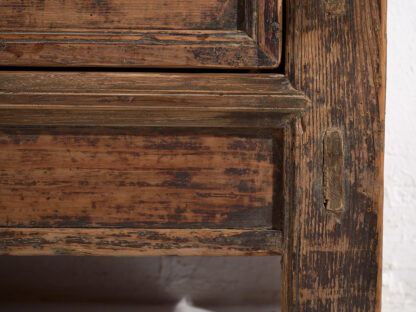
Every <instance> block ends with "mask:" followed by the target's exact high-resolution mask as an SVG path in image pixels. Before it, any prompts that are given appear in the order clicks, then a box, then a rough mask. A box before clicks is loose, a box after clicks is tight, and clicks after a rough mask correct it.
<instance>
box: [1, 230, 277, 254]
mask: <svg viewBox="0 0 416 312" xmlns="http://www.w3.org/2000/svg"><path fill="white" fill-rule="evenodd" d="M281 250H282V233H281V232H280V231H267V230H263V231H260V230H259V231H255V230H207V229H199V230H186V229H184V230H179V229H175V230H166V229H165V230H160V229H158V230H136V229H54V230H53V231H51V229H2V230H0V255H14V256H26V255H42V256H46V255H47V256H52V255H78V256H85V255H91V256H136V257H137V256H153V255H158V256H159V255H165V256H219V255H221V256H265V255H275V254H280V253H281Z"/></svg>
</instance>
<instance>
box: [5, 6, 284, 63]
mask: <svg viewBox="0 0 416 312" xmlns="http://www.w3.org/2000/svg"><path fill="white" fill-rule="evenodd" d="M281 23H282V3H281V0H256V1H254V2H252V1H251V0H250V1H249V0H171V1H164V0H155V1H147V0H136V1H129V0H104V1H102V0H86V1H61V0H52V1H40V0H38V1H28V0H23V1H18V0H2V1H0V65H3V66H4V65H7V66H10V65H14V66H115V67H157V68H161V67H183V68H188V67H210V68H214V67H215V68H258V67H262V68H272V67H277V66H278V65H279V62H280V56H281V45H282V40H281Z"/></svg>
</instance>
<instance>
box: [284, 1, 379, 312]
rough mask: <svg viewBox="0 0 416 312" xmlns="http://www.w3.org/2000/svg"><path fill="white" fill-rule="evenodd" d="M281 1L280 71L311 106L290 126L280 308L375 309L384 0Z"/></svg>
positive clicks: (321, 310)
mask: <svg viewBox="0 0 416 312" xmlns="http://www.w3.org/2000/svg"><path fill="white" fill-rule="evenodd" d="M287 4H288V6H287V17H286V20H287V27H288V28H287V36H286V38H287V42H286V48H287V49H286V61H287V64H286V71H287V74H288V77H289V79H290V81H291V82H292V83H293V85H294V86H295V87H296V88H298V89H299V90H303V91H304V92H305V93H306V95H307V96H309V97H310V99H311V101H312V107H311V109H309V110H308V111H307V112H306V113H305V114H304V115H303V117H302V118H301V119H298V120H296V121H295V122H293V123H292V125H291V127H288V128H287V129H286V130H287V131H286V133H287V143H286V150H287V152H286V156H285V158H289V157H290V158H292V159H293V162H292V163H290V162H288V163H287V165H286V168H287V170H288V171H287V172H288V174H287V175H286V177H287V179H286V181H285V185H286V186H287V187H286V192H285V195H286V198H287V199H288V202H289V203H290V204H288V205H287V206H286V209H285V218H286V219H285V220H286V222H285V224H286V225H285V229H284V231H285V242H284V246H285V247H284V252H283V290H284V294H283V309H284V311H308V312H312V311H316V312H318V311H319V312H324V311H337V312H355V311H356V312H361V311H369V312H370V311H380V303H381V267H382V266H381V242H382V204H383V202H382V199H383V153H384V114H385V66H386V64H385V57H386V54H385V53H386V51H385V49H386V42H385V40H386V32H385V31H386V1H385V0H351V1H344V0H337V1H336V0H306V1H304V0H302V1H301V0H289V1H288V2H287ZM331 129H332V130H331ZM328 130H331V131H334V130H335V131H339V133H340V135H341V137H342V138H343V139H344V141H343V149H344V156H343V159H342V160H343V168H342V170H337V172H336V173H338V174H342V177H341V178H342V179H343V181H344V186H345V189H344V194H343V198H342V200H343V202H344V204H345V206H344V207H343V209H342V210H341V211H340V210H339V209H336V211H331V210H328V209H326V207H325V196H324V194H325V192H323V189H324V175H325V170H326V168H328V167H325V161H324V157H325V150H326V148H325V139H324V138H325V135H326V134H327V133H328ZM337 163H339V164H340V163H341V161H340V159H338V160H337ZM336 173H334V172H330V173H329V174H336ZM290 186H292V187H290ZM339 194H341V193H339Z"/></svg>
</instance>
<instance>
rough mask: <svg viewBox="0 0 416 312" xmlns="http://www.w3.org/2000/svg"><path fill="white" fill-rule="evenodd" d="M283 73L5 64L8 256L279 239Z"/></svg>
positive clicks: (224, 250)
mask: <svg viewBox="0 0 416 312" xmlns="http://www.w3.org/2000/svg"><path fill="white" fill-rule="evenodd" d="M308 106H309V101H308V100H307V99H306V98H305V96H304V95H303V94H302V93H301V92H298V91H296V90H294V89H293V88H292V87H291V85H290V83H289V82H288V81H287V79H286V78H285V77H284V76H282V75H276V74H179V73H131V72H128V73H103V72H91V73H85V72H59V71H50V72H41V71H38V72H24V71H8V72H6V71H4V72H1V73H0V254H12V255H34V254H36V255H54V254H72V255H74V254H75V255H86V254H88V255H90V254H93V255H129V256H136V255H252V254H256V255H267V254H276V253H279V252H281V250H282V225H283V219H284V218H283V211H284V207H286V203H287V197H288V194H287V193H286V192H285V191H284V188H285V185H286V184H287V179H288V178H289V177H290V174H285V170H286V169H285V168H288V166H289V164H288V158H287V157H286V156H285V155H286V154H285V153H287V151H288V144H289V141H286V137H289V135H288V134H287V132H286V127H287V126H286V125H287V123H288V122H291V121H292V120H293V119H294V118H296V116H298V115H299V114H300V113H302V112H303V111H304V110H305V109H307V108H308Z"/></svg>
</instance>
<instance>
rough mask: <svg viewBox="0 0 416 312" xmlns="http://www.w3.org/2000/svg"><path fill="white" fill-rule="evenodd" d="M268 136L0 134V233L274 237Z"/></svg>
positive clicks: (271, 153) (83, 132)
mask: <svg viewBox="0 0 416 312" xmlns="http://www.w3.org/2000/svg"><path fill="white" fill-rule="evenodd" d="M278 149H279V147H275V146H273V139H272V138H271V137H268V138H267V137H253V136H251V137H244V136H235V135H231V136H228V135H226V136H224V135H212V134H211V135H209V134H198V133H189V131H188V133H187V134H174V133H172V132H171V133H170V134H169V135H160V134H155V133H151V132H150V133H142V134H140V133H139V134H128V133H127V132H126V131H124V133H122V134H120V133H118V134H111V132H110V133H107V134H106V133H104V134H103V133H100V131H96V133H91V132H89V131H88V129H86V130H78V131H75V130H72V131H68V132H66V133H57V132H54V131H52V130H49V131H48V130H42V131H40V132H38V133H37V132H36V130H25V131H22V130H20V131H19V130H15V131H12V130H8V131H7V132H1V131H0V227H51V228H56V227H79V228H81V227H124V228H126V227H130V228H133V227H135V228H224V229H227V228H228V229H230V228H251V229H253V228H262V229H265V228H268V229H272V228H273V224H272V220H273V213H274V209H279V207H274V205H273V193H274V186H273V184H274V179H279V177H274V176H273V171H274V166H275V164H274V153H276V150H278Z"/></svg>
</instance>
